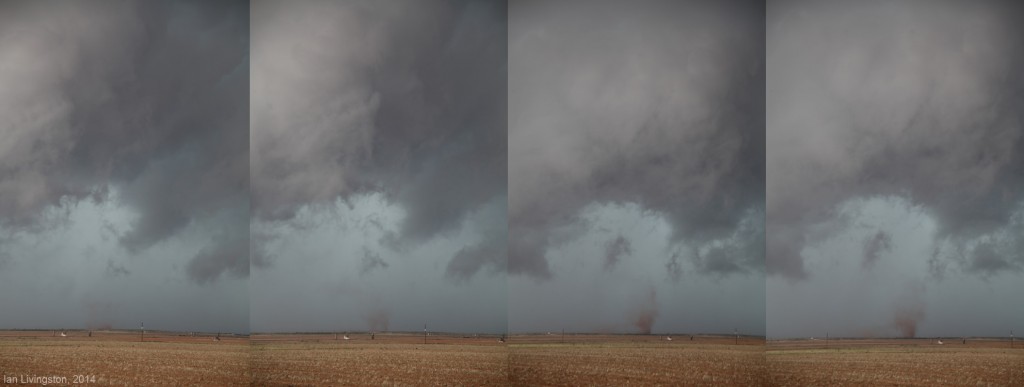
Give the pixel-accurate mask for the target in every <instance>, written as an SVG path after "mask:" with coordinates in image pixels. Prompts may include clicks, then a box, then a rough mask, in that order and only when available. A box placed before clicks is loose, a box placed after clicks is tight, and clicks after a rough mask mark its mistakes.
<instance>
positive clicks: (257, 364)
mask: <svg viewBox="0 0 1024 387" xmlns="http://www.w3.org/2000/svg"><path fill="white" fill-rule="evenodd" d="M344 336H345V335H342V334H339V335H338V339H335V338H334V335H333V334H318V335H316V334H287V335H281V334H273V335H255V336H253V340H252V343H253V351H252V362H251V365H252V372H253V381H254V383H255V384H256V385H269V386H280V385H366V386H370V385H374V386H380V385H475V386H481V385H505V384H507V383H508V364H507V363H508V362H507V360H508V352H507V350H506V348H505V346H504V345H502V343H499V342H498V341H497V337H478V336H466V337H462V336H437V335H433V336H429V337H428V338H427V340H426V344H424V339H423V337H422V336H418V335H412V334H378V335H375V337H374V338H373V339H371V337H370V335H368V334H348V335H347V336H348V337H349V339H350V340H344Z"/></svg>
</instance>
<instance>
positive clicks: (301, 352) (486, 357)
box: [252, 334, 765, 386]
mask: <svg viewBox="0 0 1024 387" xmlns="http://www.w3.org/2000/svg"><path fill="white" fill-rule="evenodd" d="M348 336H349V338H350V340H335V339H334V335H333V334H320V335H315V334H292V335H279V334H275V335H254V336H253V339H252V343H253V358H252V359H253V360H252V366H253V376H254V378H255V379H254V380H255V383H256V384H258V385H312V384H319V385H323V384H349V385H534V386H535V385H627V384H632V385H686V384H716V385H730V384H734V385H760V384H764V381H765V366H764V357H763V349H764V347H763V345H764V340H763V339H753V338H741V339H740V340H739V345H735V342H734V339H733V338H731V337H728V338H726V337H708V336H698V337H695V340H693V341H690V340H689V337H686V338H684V337H682V336H680V337H678V338H676V340H674V341H672V342H668V341H666V340H665V339H664V337H663V336H642V335H566V337H565V342H564V343H563V342H562V338H561V336H560V335H514V336H512V337H510V338H509V340H508V341H507V342H506V343H499V342H498V340H497V337H496V336H481V337H476V336H458V335H431V336H428V337H427V339H426V343H425V344H424V338H423V336H420V335H415V334H387V335H377V336H376V338H375V339H374V340H371V339H370V337H369V336H368V335H365V334H350V335H348ZM339 337H342V336H339Z"/></svg>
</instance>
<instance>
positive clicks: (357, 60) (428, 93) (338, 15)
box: [251, 1, 507, 277]
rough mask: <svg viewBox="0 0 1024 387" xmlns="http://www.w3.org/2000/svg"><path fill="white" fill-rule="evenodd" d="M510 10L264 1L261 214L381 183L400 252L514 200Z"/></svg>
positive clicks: (256, 145) (257, 178)
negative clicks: (396, 221)
mask: <svg viewBox="0 0 1024 387" xmlns="http://www.w3.org/2000/svg"><path fill="white" fill-rule="evenodd" d="M281 7H285V8H287V10H286V12H283V11H285V10H284V9H283V8H281ZM505 10H506V5H505V3H504V2H501V1H489V2H461V1H403V2H369V1H367V2H364V1H345V2H316V1H305V2H289V3H287V4H285V3H281V2H271V1H266V2H263V1H261V2H257V3H256V4H255V5H254V8H253V15H252V18H253V21H254V23H255V25H257V26H258V28H255V29H254V30H253V58H254V60H253V83H252V85H253V95H252V106H253V122H252V147H253V153H252V159H251V161H252V195H253V206H252V209H253V212H254V217H255V219H256V220H258V221H291V220H294V218H295V216H296V213H297V211H298V210H299V209H300V208H303V207H304V206H323V205H332V204H333V203H334V202H335V201H336V200H338V199H341V200H343V201H346V202H348V201H350V200H351V199H353V198H355V197H357V196H359V195H364V194H375V193H376V194H381V195H383V196H384V197H385V198H386V200H387V201H388V202H390V203H391V204H395V205H398V206H400V207H401V208H402V209H404V210H405V218H404V220H402V221H401V223H400V225H399V229H398V230H397V231H396V233H395V234H394V235H393V237H392V238H390V239H388V240H386V241H384V242H387V244H389V245H391V246H392V247H395V248H396V249H399V250H401V249H402V248H403V247H405V246H408V245H411V244H417V243H421V242H424V241H426V240H429V239H431V238H434V237H435V236H438V235H441V234H443V233H447V232H452V231H454V230H458V229H459V228H461V227H462V226H463V223H464V220H465V219H466V218H467V216H469V215H470V214H472V213H473V212H474V211H477V210H479V209H480V208H481V207H482V206H484V205H485V204H486V203H488V202H490V201H493V200H495V199H496V198H499V197H504V196H505V195H506V186H507V150H506V149H507V145H506V144H507V139H506V129H505V128H506V113H505V109H506V102H505V101H506V93H505V90H506V60H505V58H506V52H507V50H506V16H505V14H506V11H505ZM282 53H286V54H282ZM368 227H369V226H368ZM377 227H379V224H378V225H377ZM503 238H504V237H502V238H500V240H503ZM488 240H494V241H497V240H499V238H493V237H488ZM504 250H505V248H504V246H503V245H502V246H490V245H488V246H480V247H467V248H466V249H463V250H461V251H460V252H459V253H458V254H456V255H455V256H454V257H453V258H452V261H451V263H450V264H449V270H448V272H449V274H450V275H454V276H455V277H460V276H463V275H466V274H469V275H471V274H472V273H474V272H476V271H477V269H478V268H479V267H480V266H487V265H490V266H492V267H495V268H501V269H502V270H503V269H504V259H503V257H502V256H501V255H502V254H503V253H504ZM499 252H500V253H501V254H498V253H499ZM499 261H501V262H499Z"/></svg>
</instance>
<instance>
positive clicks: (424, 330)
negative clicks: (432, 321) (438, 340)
mask: <svg viewBox="0 0 1024 387" xmlns="http://www.w3.org/2000/svg"><path fill="white" fill-rule="evenodd" d="M426 343H427V324H423V344H426Z"/></svg>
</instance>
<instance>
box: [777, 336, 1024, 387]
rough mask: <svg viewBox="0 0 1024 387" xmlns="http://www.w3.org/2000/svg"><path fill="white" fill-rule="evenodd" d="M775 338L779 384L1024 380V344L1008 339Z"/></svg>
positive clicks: (1012, 383) (1008, 382) (991, 383)
mask: <svg viewBox="0 0 1024 387" xmlns="http://www.w3.org/2000/svg"><path fill="white" fill-rule="evenodd" d="M825 345H826V344H825V342H824V340H786V341H772V342H770V343H769V344H768V347H767V351H766V359H767V363H768V370H769V382H770V384H772V385H777V386H805V385H901V386H937V385H958V386H1020V385H1024V349H1022V348H1016V349H1011V348H1010V347H1009V342H1008V341H1004V340H987V339H968V340H967V343H966V344H963V342H962V341H961V340H959V339H955V340H954V339H948V340H944V344H941V345H939V344H938V343H937V340H936V339H889V340H886V339H863V340H862V339H844V340H830V341H829V343H828V347H827V348H826V347H825Z"/></svg>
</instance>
